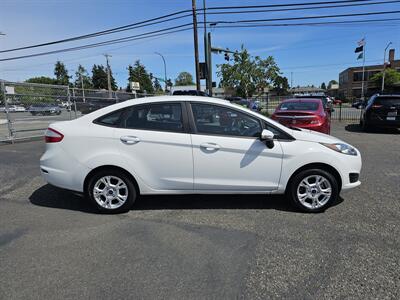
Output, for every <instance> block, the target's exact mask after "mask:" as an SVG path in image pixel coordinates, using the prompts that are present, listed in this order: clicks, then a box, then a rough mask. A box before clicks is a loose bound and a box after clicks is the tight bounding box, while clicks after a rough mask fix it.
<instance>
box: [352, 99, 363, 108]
mask: <svg viewBox="0 0 400 300" xmlns="http://www.w3.org/2000/svg"><path fill="white" fill-rule="evenodd" d="M364 103H365V102H364V101H363V100H356V101H354V102H353V103H352V104H351V107H354V108H357V109H360V108H361V107H362V106H363V105H364Z"/></svg>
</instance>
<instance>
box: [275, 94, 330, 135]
mask: <svg viewBox="0 0 400 300" xmlns="http://www.w3.org/2000/svg"><path fill="white" fill-rule="evenodd" d="M271 118H272V119H273V120H276V121H278V122H279V123H281V124H283V125H285V126H289V127H290V126H296V127H300V128H305V129H310V130H315V131H319V132H322V133H326V134H329V133H330V132H331V117H330V115H329V113H327V111H326V110H325V109H324V107H323V104H322V101H321V100H320V99H288V100H284V101H283V102H282V103H281V104H279V105H278V107H277V108H276V109H275V112H274V113H273V114H272V116H271Z"/></svg>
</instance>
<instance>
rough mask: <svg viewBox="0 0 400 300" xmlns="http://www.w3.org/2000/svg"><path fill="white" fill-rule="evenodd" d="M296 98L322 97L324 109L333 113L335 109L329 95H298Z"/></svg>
mask: <svg viewBox="0 0 400 300" xmlns="http://www.w3.org/2000/svg"><path fill="white" fill-rule="evenodd" d="M295 98H296V99H321V101H322V104H323V106H324V109H325V110H326V111H327V112H329V113H330V114H331V113H333V112H334V111H335V110H334V109H333V107H332V103H333V102H332V101H331V100H330V99H329V98H328V97H327V96H321V95H296V96H295Z"/></svg>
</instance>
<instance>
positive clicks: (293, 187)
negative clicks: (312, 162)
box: [286, 169, 339, 213]
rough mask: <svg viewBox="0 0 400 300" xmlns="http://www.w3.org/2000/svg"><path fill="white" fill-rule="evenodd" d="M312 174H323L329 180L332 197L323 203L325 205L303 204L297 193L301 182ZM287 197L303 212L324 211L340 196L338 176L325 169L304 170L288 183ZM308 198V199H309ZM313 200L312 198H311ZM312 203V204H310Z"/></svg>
mask: <svg viewBox="0 0 400 300" xmlns="http://www.w3.org/2000/svg"><path fill="white" fill-rule="evenodd" d="M309 176H311V178H312V176H322V177H324V178H325V179H326V180H328V182H329V184H330V187H331V195H330V198H329V199H328V200H327V201H326V203H323V205H321V206H319V207H314V208H312V207H308V206H306V205H305V204H303V203H302V202H301V201H300V199H299V197H298V195H297V189H298V188H299V185H300V183H301V182H302V181H303V179H306V178H307V177H309ZM286 197H287V198H289V199H290V200H291V201H292V203H293V204H294V205H295V206H296V207H297V208H298V209H299V210H301V211H303V212H309V213H318V212H322V211H324V210H325V209H326V208H328V207H329V206H330V205H331V204H332V203H335V202H336V201H337V199H338V197H339V187H338V182H337V180H336V178H335V177H334V176H333V175H332V174H330V173H328V172H327V171H325V170H321V169H309V170H304V171H301V172H299V173H298V174H296V175H295V176H294V177H293V178H292V179H291V180H290V182H289V183H288V187H287V188H286ZM307 200H308V199H307ZM310 200H311V199H310ZM310 205H311V204H310Z"/></svg>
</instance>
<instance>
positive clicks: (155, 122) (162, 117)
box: [121, 103, 183, 132]
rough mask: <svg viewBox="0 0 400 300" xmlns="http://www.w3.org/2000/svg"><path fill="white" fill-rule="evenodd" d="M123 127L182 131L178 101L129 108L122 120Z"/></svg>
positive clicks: (180, 108)
mask: <svg viewBox="0 0 400 300" xmlns="http://www.w3.org/2000/svg"><path fill="white" fill-rule="evenodd" d="M121 127H123V128H130V129H146V130H157V131H171V132H183V121H182V107H181V104H180V103H156V104H145V105H137V106H132V107H131V108H129V110H128V111H127V113H126V114H125V117H124V120H123V121H122V126H121Z"/></svg>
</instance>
